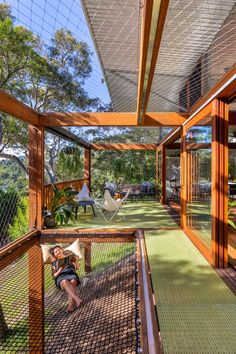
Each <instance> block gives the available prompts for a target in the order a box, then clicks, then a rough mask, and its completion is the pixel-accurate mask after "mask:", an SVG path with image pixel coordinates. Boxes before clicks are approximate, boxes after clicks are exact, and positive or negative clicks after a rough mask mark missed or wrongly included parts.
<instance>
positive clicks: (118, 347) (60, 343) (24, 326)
mask: <svg viewBox="0 0 236 354" xmlns="http://www.w3.org/2000/svg"><path fill="white" fill-rule="evenodd" d="M54 235H55V234H54ZM67 236H69V235H67ZM73 236H74V235H73ZM53 238H54V237H52V241H51V242H52V243H51V245H55V243H54V242H53ZM80 245H81V251H82V254H83V255H84V256H83V258H82V259H81V260H80V261H79V263H80V267H79V270H78V275H79V277H80V280H81V284H80V285H79V286H78V287H77V290H76V292H77V294H78V295H79V296H80V298H81V299H82V304H81V305H80V306H79V308H78V309H77V308H76V310H75V311H74V312H72V313H67V312H66V309H67V306H68V298H67V295H66V293H65V292H64V291H60V290H59V289H57V288H56V287H55V283H54V280H53V279H52V275H51V265H50V264H47V265H44V303H45V310H44V330H45V344H44V345H45V346H44V350H45V353H135V352H136V351H137V348H139V346H140V335H139V324H138V323H139V322H138V320H137V319H138V316H139V310H138V303H137V284H138V283H137V274H138V273H137V271H136V265H137V263H136V259H135V257H136V253H135V251H136V241H134V242H129V243H119V242H114V243H113V242H110V243H96V242H93V239H92V238H91V243H90V245H91V249H90V250H91V253H89V256H88V253H87V255H85V248H86V243H83V239H81V238H80ZM87 245H88V244H87ZM64 246H66V244H63V247H64ZM31 257H34V254H32V250H31ZM85 258H86V260H85ZM28 259H29V257H28V255H27V253H26V254H24V255H23V256H22V257H20V258H18V259H17V260H16V261H14V262H13V263H12V264H10V265H8V266H7V267H6V268H4V269H3V270H2V271H1V288H0V303H1V308H0V352H4V353H5V352H6V353H25V352H29V351H31V352H37V350H40V345H41V344H40V330H39V329H40V326H41V325H42V324H41V323H40V319H36V318H35V317H34V316H33V317H32V314H33V315H34V309H35V308H37V302H35V299H34V296H35V295H34V292H32V288H34V289H35V287H36V288H37V286H38V285H39V284H37V285H36V284H35V283H34V282H37V281H38V280H37V271H38V270H37V267H35V268H34V269H32V264H31V263H30V262H28ZM2 264H3V260H2V261H1V265H2ZM30 267H31V268H30ZM29 269H30V270H29ZM33 272H35V273H33ZM34 276H35V280H34ZM29 279H31V280H29ZM30 307H31V310H30ZM30 311H31V316H30V315H29V313H30ZM32 318H33V320H32ZM29 333H31V339H30V337H29ZM32 335H33V340H32Z"/></svg>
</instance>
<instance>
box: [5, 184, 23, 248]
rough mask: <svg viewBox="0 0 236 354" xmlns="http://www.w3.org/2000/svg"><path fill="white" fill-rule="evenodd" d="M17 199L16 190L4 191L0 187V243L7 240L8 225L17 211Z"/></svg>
mask: <svg viewBox="0 0 236 354" xmlns="http://www.w3.org/2000/svg"><path fill="white" fill-rule="evenodd" d="M18 200H19V197H18V195H17V193H16V191H14V190H8V191H6V192H4V191H3V190H1V189H0V245H2V244H4V243H6V242H7V241H8V237H9V235H8V226H9V224H12V223H13V220H14V217H15V215H16V213H17V203H18Z"/></svg>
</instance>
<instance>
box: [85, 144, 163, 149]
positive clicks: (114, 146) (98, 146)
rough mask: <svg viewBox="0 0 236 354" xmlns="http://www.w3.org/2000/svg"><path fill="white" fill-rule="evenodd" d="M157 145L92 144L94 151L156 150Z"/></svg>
mask: <svg viewBox="0 0 236 354" xmlns="http://www.w3.org/2000/svg"><path fill="white" fill-rule="evenodd" d="M157 146H158V145H157V144H135V143H130V144H125V143H120V144H119V143H116V144H114V143H111V144H92V148H93V149H94V150H156V148H157Z"/></svg>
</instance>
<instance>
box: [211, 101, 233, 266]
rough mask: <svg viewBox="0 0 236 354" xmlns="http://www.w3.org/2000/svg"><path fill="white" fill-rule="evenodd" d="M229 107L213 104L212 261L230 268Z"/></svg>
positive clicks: (224, 104)
mask: <svg viewBox="0 0 236 354" xmlns="http://www.w3.org/2000/svg"><path fill="white" fill-rule="evenodd" d="M228 121H229V113H228V104H226V103H225V102H224V101H223V100H219V99H216V100H214V101H213V103H212V197H211V202H212V204H211V208H212V261H213V266H214V267H219V268H223V267H226V266H227V265H228Z"/></svg>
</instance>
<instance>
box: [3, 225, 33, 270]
mask: <svg viewBox="0 0 236 354" xmlns="http://www.w3.org/2000/svg"><path fill="white" fill-rule="evenodd" d="M38 235H39V232H38V230H33V231H30V232H28V233H27V234H25V235H23V236H22V237H20V238H18V239H17V240H16V241H13V242H11V243H9V244H8V245H6V246H4V247H2V248H1V249H0V270H2V269H4V268H5V267H6V266H8V265H9V264H11V263H12V262H14V261H15V260H16V259H17V258H18V257H20V256H22V255H23V254H24V253H25V252H27V251H28V250H29V248H30V247H32V246H33V245H35V244H36V243H37V241H38Z"/></svg>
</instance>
